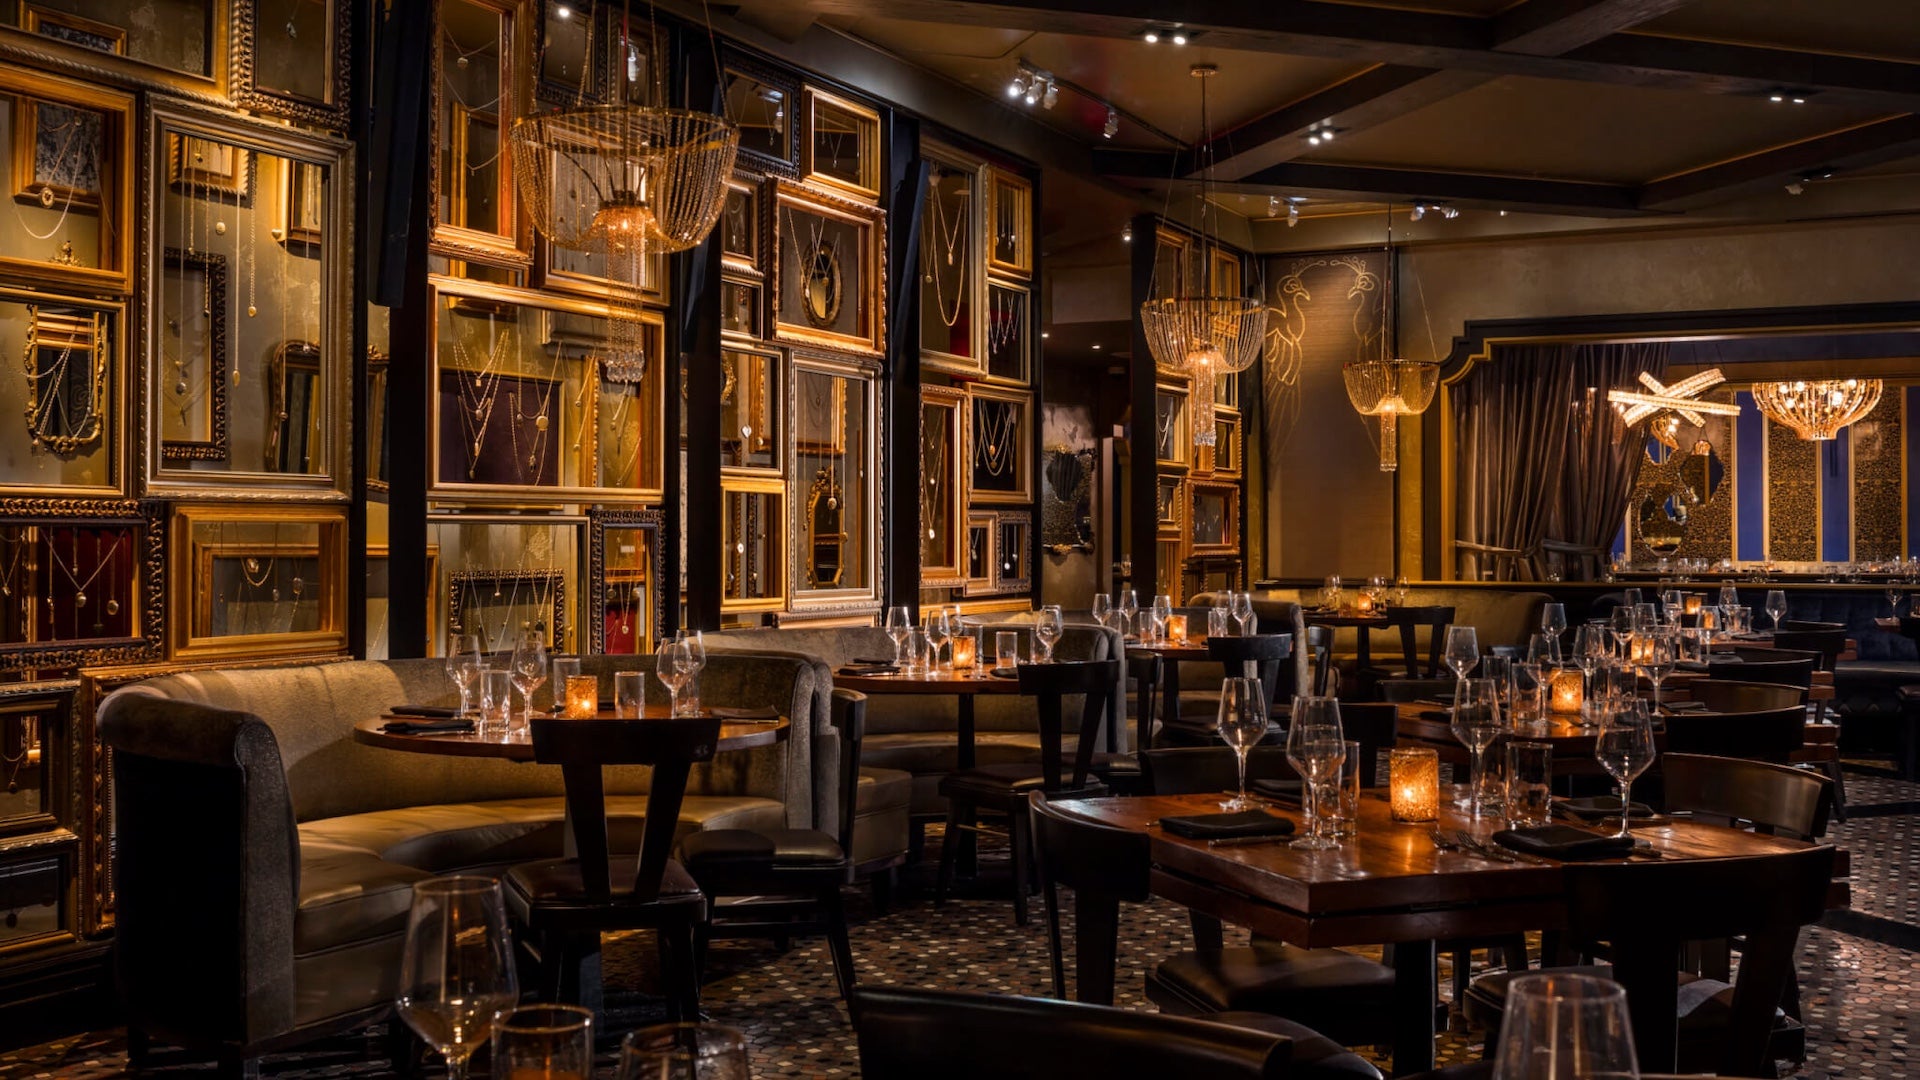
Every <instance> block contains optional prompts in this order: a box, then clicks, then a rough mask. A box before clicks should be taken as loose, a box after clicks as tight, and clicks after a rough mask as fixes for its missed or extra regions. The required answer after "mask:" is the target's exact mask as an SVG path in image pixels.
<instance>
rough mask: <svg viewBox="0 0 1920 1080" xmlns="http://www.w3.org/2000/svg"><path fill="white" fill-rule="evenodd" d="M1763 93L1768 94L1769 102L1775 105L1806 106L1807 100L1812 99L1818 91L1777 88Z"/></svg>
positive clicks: (1791, 87) (1785, 87)
mask: <svg viewBox="0 0 1920 1080" xmlns="http://www.w3.org/2000/svg"><path fill="white" fill-rule="evenodd" d="M1762 93H1764V94H1766V95H1767V100H1768V101H1771V102H1773V103H1774V104H1775V105H1805V104H1806V103H1807V99H1808V98H1811V97H1812V96H1813V95H1814V94H1815V93H1817V91H1814V90H1808V89H1806V88H1805V87H1797V86H1776V87H1774V88H1773V89H1771V90H1765V91H1762Z"/></svg>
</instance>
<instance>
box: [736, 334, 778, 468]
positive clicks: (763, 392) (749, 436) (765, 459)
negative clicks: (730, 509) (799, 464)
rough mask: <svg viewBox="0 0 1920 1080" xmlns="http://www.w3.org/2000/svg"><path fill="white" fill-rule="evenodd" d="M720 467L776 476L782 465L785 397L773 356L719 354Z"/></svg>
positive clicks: (763, 352)
mask: <svg viewBox="0 0 1920 1080" xmlns="http://www.w3.org/2000/svg"><path fill="white" fill-rule="evenodd" d="M720 363H721V367H722V371H723V376H724V380H725V381H724V382H723V383H722V384H721V387H720V465H721V468H722V469H725V470H728V471H733V472H772V473H776V474H777V473H779V472H780V471H781V466H782V464H783V462H784V460H785V455H783V454H782V453H781V449H782V447H783V446H784V444H785V441H786V423H785V420H784V417H783V414H784V413H785V412H786V401H787V396H786V393H785V389H784V386H783V382H784V380H783V379H782V378H781V376H782V373H783V372H784V370H785V367H786V365H785V363H784V362H783V359H782V357H781V355H780V354H779V353H778V352H775V351H772V350H766V349H745V348H739V347H728V348H722V349H721V350H720Z"/></svg>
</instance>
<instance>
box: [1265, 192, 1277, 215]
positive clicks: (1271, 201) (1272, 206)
mask: <svg viewBox="0 0 1920 1080" xmlns="http://www.w3.org/2000/svg"><path fill="white" fill-rule="evenodd" d="M1267 216H1268V217H1279V216H1280V196H1278V195H1269V196H1267Z"/></svg>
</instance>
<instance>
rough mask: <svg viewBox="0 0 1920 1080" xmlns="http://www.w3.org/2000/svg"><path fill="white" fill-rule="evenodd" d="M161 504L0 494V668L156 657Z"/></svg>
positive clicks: (160, 618) (161, 605) (161, 604)
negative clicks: (0, 588)
mask: <svg viewBox="0 0 1920 1080" xmlns="http://www.w3.org/2000/svg"><path fill="white" fill-rule="evenodd" d="M161 513H162V511H161V509H160V508H159V506H158V505H157V504H142V503H139V502H134V501H130V500H119V499H84V498H83V499H73V498H69V499H45V498H6V499H0V520H3V521H4V522H5V524H4V525H0V586H4V589H5V592H4V595H5V596H6V597H7V600H6V602H5V603H0V671H4V672H21V671H41V672H44V671H46V670H48V669H55V668H73V667H80V666H94V665H102V664H125V663H137V662H142V661H147V660H153V659H158V658H159V657H160V656H161V655H162V651H163V646H164V639H163V636H162V635H163V633H164V630H165V626H166V610H165V603H166V601H165V598H164V596H163V595H162V591H161V590H162V587H163V585H164V582H165V577H166V567H165V565H164V558H163V553H164V551H165V549H166V526H165V522H164V520H163V519H162V517H161Z"/></svg>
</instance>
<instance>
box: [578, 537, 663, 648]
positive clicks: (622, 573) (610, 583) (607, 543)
mask: <svg viewBox="0 0 1920 1080" xmlns="http://www.w3.org/2000/svg"><path fill="white" fill-rule="evenodd" d="M587 516H588V521H589V529H590V530H591V531H590V535H589V539H588V558H587V567H588V573H587V580H588V581H589V582H590V586H589V588H590V595H589V599H588V606H587V623H588V636H589V639H590V641H591V643H592V651H593V652H595V653H605V654H610V655H629V656H630V655H644V654H647V653H651V652H652V651H653V649H654V643H655V642H656V641H658V640H659V639H660V637H661V636H662V635H664V634H665V633H666V632H667V625H666V612H667V607H668V605H667V604H665V603H664V602H663V601H662V596H663V594H662V593H661V581H662V578H663V577H664V575H665V573H666V569H665V568H666V561H665V560H666V550H665V548H664V547H663V546H662V544H661V540H660V522H661V518H660V512H659V511H658V510H651V509H647V510H632V509H615V508H608V507H600V508H597V509H595V510H593V511H592V512H591V513H589V514H588V515H587Z"/></svg>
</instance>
